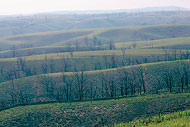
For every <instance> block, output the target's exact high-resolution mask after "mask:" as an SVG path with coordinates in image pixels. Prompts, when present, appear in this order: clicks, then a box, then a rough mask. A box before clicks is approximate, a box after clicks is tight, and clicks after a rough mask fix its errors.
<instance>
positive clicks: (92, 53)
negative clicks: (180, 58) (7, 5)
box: [0, 49, 185, 61]
mask: <svg viewBox="0 0 190 127" xmlns="http://www.w3.org/2000/svg"><path fill="white" fill-rule="evenodd" d="M171 51H172V50H168V52H171ZM184 51H185V50H184ZM113 54H115V55H118V56H119V55H122V51H121V50H102V51H81V52H72V53H70V52H65V53H50V54H41V55H32V56H24V57H22V58H25V59H26V60H28V61H30V60H44V58H45V57H47V58H48V59H60V58H62V57H63V56H64V57H65V58H71V57H72V58H80V57H93V56H105V55H113ZM163 54H164V51H163V50H162V49H128V50H126V55H132V56H135V55H136V56H149V55H163ZM0 55H1V53H0ZM2 55H3V53H2ZM16 60H17V58H1V59H0V61H16Z"/></svg>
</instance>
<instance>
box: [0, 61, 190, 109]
mask: <svg viewBox="0 0 190 127" xmlns="http://www.w3.org/2000/svg"><path fill="white" fill-rule="evenodd" d="M187 62H188V60H185V61H170V62H158V63H147V64H141V65H133V66H126V67H121V68H113V69H105V70H94V71H85V72H84V77H86V76H88V78H87V79H85V82H86V84H91V83H92V84H93V83H95V84H94V85H95V86H94V87H95V88H96V91H97V93H96V95H95V96H96V97H97V98H99V97H101V92H100V91H101V89H102V86H101V85H102V83H101V82H102V78H105V79H106V78H107V79H106V80H111V81H113V82H114V84H115V85H116V86H117V87H116V91H117V94H118V95H120V92H119V91H120V80H121V79H120V78H121V77H122V76H123V73H124V72H125V71H127V70H128V75H129V78H131V80H133V77H132V76H133V73H132V74H131V72H135V74H136V75H137V77H136V81H139V79H138V78H139V77H138V75H139V74H138V69H140V68H141V67H143V68H145V69H146V71H145V72H146V76H147V77H146V78H147V79H149V80H147V81H146V82H147V83H148V86H147V87H149V90H148V91H149V92H150V93H152V92H155V89H156V88H157V87H158V86H157V85H158V84H157V81H156V80H155V79H158V80H160V83H159V84H160V86H159V87H160V88H159V90H162V89H166V88H167V86H165V83H164V81H163V78H162V76H164V75H165V73H167V72H168V71H172V72H173V73H175V71H176V70H175V69H174V68H173V70H169V68H171V67H175V68H176V69H177V68H178V66H177V65H183V64H184V63H187ZM187 64H188V63H187ZM187 68H188V67H187ZM123 71H124V72H123ZM173 73H172V74H173ZM77 74H79V75H78V76H79V77H80V76H81V75H80V74H81V73H74V72H65V73H64V75H65V76H66V77H67V82H69V86H70V87H73V90H72V92H77V89H76V88H77V82H76V81H77V79H75V78H76V77H75V76H77ZM177 74H178V73H175V75H174V76H173V78H175V77H179V76H180V74H179V75H177ZM62 77H63V73H50V74H46V75H35V76H30V77H24V78H19V79H15V80H14V81H8V82H3V83H0V94H1V95H3V96H0V103H3V104H5V105H8V106H9V105H11V103H12V101H11V100H12V99H11V98H12V96H11V95H12V93H14V94H15V97H18V98H20V97H21V96H23V99H24V100H23V101H25V99H27V98H28V99H29V100H30V101H29V102H30V103H34V102H35V101H34V99H35V98H36V97H37V98H39V99H40V98H42V100H38V101H39V102H41V101H42V102H44V101H45V102H46V101H48V100H49V101H55V100H56V98H50V99H48V100H46V99H45V98H48V97H46V95H45V96H44V95H43V94H44V93H43V92H44V91H45V88H46V84H44V83H43V82H44V81H45V82H46V81H48V82H49V83H50V84H49V83H48V82H46V83H48V85H51V83H53V82H51V81H54V83H55V84H53V88H54V90H55V91H54V92H55V95H57V94H58V93H57V92H58V91H57V89H56V88H59V87H60V89H61V88H62V87H61V86H62V85H63V84H64V82H63V81H62ZM110 78H111V79H110ZM137 79H138V80H137ZM92 81H93V82H92ZM174 81H175V82H176V84H175V85H173V90H174V91H173V92H174V93H175V92H177V93H179V92H180V91H181V90H180V89H181V88H180V83H179V84H178V79H177V78H175V79H174ZM174 81H173V82H174ZM137 83H140V82H137ZM51 87H52V86H51ZM51 87H50V88H51ZM175 87H177V89H176V90H175V89H174V88H175ZM38 88H39V89H38ZM90 88H91V85H86V86H85V88H84V89H86V90H88V89H90ZM184 88H185V89H186V90H185V91H186V92H189V88H188V87H187V88H186V86H185V87H184ZM75 89H76V91H75ZM105 89H106V88H105ZM38 90H40V93H38V92H37V93H36V91H38ZM162 92H163V91H161V93H162ZM88 94H89V93H86V95H85V96H86V99H90V98H88V97H87V95H88ZM129 94H130V93H129ZM108 97H109V96H108ZM43 98H44V99H43ZM76 98H77V97H76ZM76 98H75V97H74V96H73V101H74V100H76ZM20 99H22V98H20ZM17 101H18V102H16V104H19V103H20V102H19V99H18V100H17Z"/></svg>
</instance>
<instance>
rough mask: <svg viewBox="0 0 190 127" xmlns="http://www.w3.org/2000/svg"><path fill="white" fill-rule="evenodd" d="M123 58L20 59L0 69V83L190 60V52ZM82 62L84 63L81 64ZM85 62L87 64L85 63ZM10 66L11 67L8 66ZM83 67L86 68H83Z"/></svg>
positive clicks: (123, 55)
mask: <svg viewBox="0 0 190 127" xmlns="http://www.w3.org/2000/svg"><path fill="white" fill-rule="evenodd" d="M121 52H122V56H117V55H115V54H112V55H103V56H99V57H98V56H97V57H89V58H78V59H76V58H72V56H73V54H71V56H70V57H69V58H68V57H67V58H66V57H64V56H60V57H61V59H56V60H54V59H48V58H47V57H45V58H44V60H40V61H26V60H25V59H24V58H18V59H17V61H16V63H14V62H10V63H3V62H1V67H0V77H1V79H0V82H3V81H8V80H11V79H12V77H14V79H18V78H21V77H27V76H33V75H38V74H47V73H57V72H77V71H82V70H83V71H88V70H101V69H110V68H117V67H122V66H130V65H137V64H143V63H153V62H160V61H173V60H184V59H189V57H190V52H189V51H188V50H187V51H183V52H182V51H179V50H172V51H167V50H164V55H152V56H131V55H127V54H126V52H127V49H126V48H122V49H121ZM81 61H82V62H81ZM83 61H85V62H83ZM7 65H9V66H7ZM83 66H86V67H85V68H83Z"/></svg>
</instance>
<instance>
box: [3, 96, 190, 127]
mask: <svg viewBox="0 0 190 127" xmlns="http://www.w3.org/2000/svg"><path fill="white" fill-rule="evenodd" d="M189 101H190V94H167V95H150V96H142V97H131V98H123V99H115V100H103V101H94V102H74V103H55V104H41V105H31V106H19V107H16V108H11V109H8V110H4V111H1V112H0V126H104V125H113V124H114V123H121V122H125V121H132V120H134V119H137V118H141V117H151V116H155V115H158V114H159V113H162V114H163V113H167V112H173V111H180V110H182V109H189V108H190V105H189V103H190V102H189Z"/></svg>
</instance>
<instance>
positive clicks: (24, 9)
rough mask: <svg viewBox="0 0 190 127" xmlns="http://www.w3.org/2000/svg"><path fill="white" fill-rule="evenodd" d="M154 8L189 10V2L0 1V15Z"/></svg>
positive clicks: (177, 0) (109, 0)
mask: <svg viewBox="0 0 190 127" xmlns="http://www.w3.org/2000/svg"><path fill="white" fill-rule="evenodd" d="M154 6H181V7H186V8H190V0H0V15H5V14H25V13H35V12H47V11H64V10H113V9H132V8H143V7H154Z"/></svg>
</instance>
